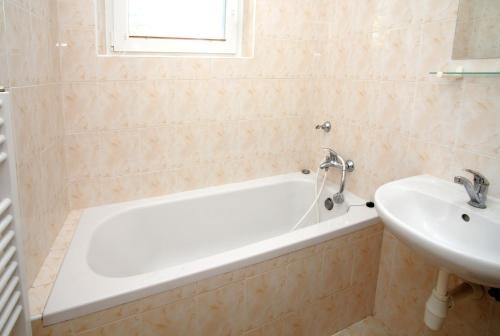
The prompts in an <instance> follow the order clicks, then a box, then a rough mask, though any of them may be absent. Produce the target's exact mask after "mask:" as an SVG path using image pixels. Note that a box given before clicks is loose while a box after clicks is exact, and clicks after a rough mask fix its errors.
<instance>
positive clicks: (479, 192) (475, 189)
mask: <svg viewBox="0 0 500 336" xmlns="http://www.w3.org/2000/svg"><path fill="white" fill-rule="evenodd" d="M465 171H466V172H468V173H471V174H472V175H473V176H474V180H473V182H471V181H469V180H468V179H467V178H465V177H463V176H455V179H454V181H455V183H458V184H461V185H463V186H464V187H465V190H466V191H467V193H468V194H469V197H470V201H469V202H468V204H469V205H472V206H473V207H476V208H480V209H486V199H487V197H488V187H489V186H490V182H489V181H488V179H487V178H486V177H484V176H483V175H482V174H481V173H478V172H477V171H474V170H472V169H465Z"/></svg>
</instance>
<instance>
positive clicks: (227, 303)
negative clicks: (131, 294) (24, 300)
mask: <svg viewBox="0 0 500 336" xmlns="http://www.w3.org/2000/svg"><path fill="white" fill-rule="evenodd" d="M381 243H382V225H380V224H377V225H372V226H370V227H368V228H365V229H362V230H360V231H357V232H354V233H351V234H348V235H345V236H342V237H339V238H336V239H333V240H330V241H327V242H325V243H322V244H319V245H315V246H312V247H309V248H306V249H303V250H300V251H297V252H293V253H290V254H287V255H283V256H281V257H278V258H275V259H272V260H269V261H266V262H263V263H260V264H256V265H252V266H249V267H246V268H243V269H240V270H237V271H234V272H230V273H226V274H222V275H219V276H215V277H212V278H209V279H206V280H201V281H199V282H197V283H194V284H191V285H187V286H185V287H181V288H177V289H174V290H171V291H167V292H164V293H161V294H159V295H155V296H152V297H147V298H144V299H142V300H139V301H135V302H131V303H128V304H125V305H121V306H117V307H114V308H111V309H108V310H105V311H101V312H97V313H93V314H90V315H86V316H83V317H80V318H77V319H74V320H71V321H67V322H63V323H60V324H56V325H54V326H50V327H45V328H43V327H42V322H41V321H40V320H36V321H33V323H32V324H33V331H34V335H35V336H37V335H69V336H71V335H123V336H125V335H140V336H147V335H170V336H175V335H179V336H181V335H182V336H185V335H186V336H187V335H200V336H201V335H210V336H217V335H242V336H258V335H269V336H277V335H290V336H291V335H297V336H299V335H308V336H329V335H332V334H333V333H334V332H336V331H338V330H340V329H343V328H345V327H347V326H349V325H350V324H351V323H354V322H357V321H359V320H361V319H363V318H364V317H366V316H367V315H369V314H371V313H372V309H373V302H374V299H375V288H376V281H377V280H376V279H377V270H378V260H379V253H380V245H381Z"/></svg>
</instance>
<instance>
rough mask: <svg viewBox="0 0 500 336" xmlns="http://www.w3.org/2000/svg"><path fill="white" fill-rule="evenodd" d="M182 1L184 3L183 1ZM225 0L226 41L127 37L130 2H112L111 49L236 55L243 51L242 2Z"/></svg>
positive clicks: (123, 0) (110, 17) (116, 50)
mask: <svg viewBox="0 0 500 336" xmlns="http://www.w3.org/2000/svg"><path fill="white" fill-rule="evenodd" d="M180 1H182V0H180ZM225 1H226V16H225V19H226V23H225V39H224V40H209V39H198V38H193V39H189V38H168V37H165V38H158V37H152V38H147V37H130V36H129V34H128V1H126V0H110V1H109V2H108V3H109V5H110V13H109V14H110V15H108V16H107V17H108V19H111V20H110V21H111V22H110V23H108V25H107V26H108V29H109V31H110V37H111V49H112V50H113V51H115V52H131V53H169V54H222V55H237V54H238V53H239V52H240V44H241V34H242V27H243V24H242V13H241V10H242V6H241V0H225Z"/></svg>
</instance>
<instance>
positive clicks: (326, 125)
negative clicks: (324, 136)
mask: <svg viewBox="0 0 500 336" xmlns="http://www.w3.org/2000/svg"><path fill="white" fill-rule="evenodd" d="M315 128H316V129H322V130H323V131H325V133H328V132H330V130H331V129H332V123H331V122H329V121H325V122H324V123H322V124H321V125H316V127H315Z"/></svg>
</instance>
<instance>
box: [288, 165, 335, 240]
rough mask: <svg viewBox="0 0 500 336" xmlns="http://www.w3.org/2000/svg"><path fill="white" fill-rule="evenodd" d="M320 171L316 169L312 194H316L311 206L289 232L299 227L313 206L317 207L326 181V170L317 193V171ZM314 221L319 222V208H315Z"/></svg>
mask: <svg viewBox="0 0 500 336" xmlns="http://www.w3.org/2000/svg"><path fill="white" fill-rule="evenodd" d="M320 170H321V169H320V168H318V171H317V172H316V181H315V182H314V193H315V194H316V196H315V198H314V201H313V202H312V204H311V206H310V207H309V209H307V211H306V213H305V214H304V216H302V217H301V218H300V219H299V221H298V222H297V224H295V225H294V227H293V228H292V230H291V231H295V230H296V229H297V227H299V225H300V224H301V223H302V222H303V221H304V219H305V218H306V217H307V216H308V215H309V213H310V212H311V211H312V210H313V209H314V206H315V205H316V206H317V203H318V200H319V197H320V196H321V193H322V192H323V188H324V187H325V181H326V174H327V172H326V170H325V174H324V175H323V181H322V182H321V188H320V189H319V192H318V177H319V171H320ZM316 221H317V222H319V207H316Z"/></svg>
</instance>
